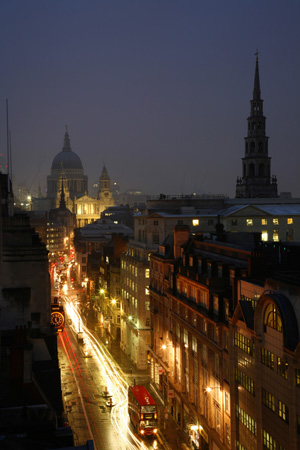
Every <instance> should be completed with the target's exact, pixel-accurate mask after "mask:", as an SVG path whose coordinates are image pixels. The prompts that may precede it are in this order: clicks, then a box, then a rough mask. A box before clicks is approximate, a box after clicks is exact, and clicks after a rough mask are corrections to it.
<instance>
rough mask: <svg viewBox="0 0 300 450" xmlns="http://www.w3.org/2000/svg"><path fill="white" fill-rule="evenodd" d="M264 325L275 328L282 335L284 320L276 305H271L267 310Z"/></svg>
mask: <svg viewBox="0 0 300 450" xmlns="http://www.w3.org/2000/svg"><path fill="white" fill-rule="evenodd" d="M264 325H266V326H268V327H271V328H273V329H274V330H277V331H280V332H281V333H282V320H281V316H280V313H279V311H278V309H277V306H276V305H275V304H274V303H269V305H268V306H267V307H266V309H265V314H264Z"/></svg>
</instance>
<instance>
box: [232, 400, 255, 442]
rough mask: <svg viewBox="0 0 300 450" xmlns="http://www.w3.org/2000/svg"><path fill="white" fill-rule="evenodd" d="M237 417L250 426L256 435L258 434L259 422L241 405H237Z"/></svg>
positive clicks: (249, 428) (250, 429)
mask: <svg viewBox="0 0 300 450" xmlns="http://www.w3.org/2000/svg"><path fill="white" fill-rule="evenodd" d="M235 412H236V417H237V419H239V421H240V422H241V423H242V424H243V425H245V427H246V428H248V430H249V431H251V433H253V434H254V436H256V435H257V423H256V421H255V420H254V419H253V418H252V417H251V416H250V415H249V414H248V413H246V411H244V410H243V409H242V408H241V407H240V406H239V405H235Z"/></svg>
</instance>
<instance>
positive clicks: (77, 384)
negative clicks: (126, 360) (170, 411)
mask: <svg viewBox="0 0 300 450" xmlns="http://www.w3.org/2000/svg"><path fill="white" fill-rule="evenodd" d="M65 311H66V315H67V317H68V314H69V320H67V322H68V321H69V323H70V324H71V326H68V325H67V326H66V327H65V328H64V330H63V332H61V333H60V334H59V339H58V343H59V345H58V347H59V361H60V368H61V379H62V390H63V398H64V402H65V407H66V412H67V416H68V422H69V424H70V426H71V427H72V429H73V431H74V438H75V444H76V445H82V444H85V443H86V441H87V440H88V439H93V441H94V446H95V449H97V450H102V449H103V450H115V449H117V450H118V449H122V450H125V449H126V450H127V449H128V450H136V449H140V450H146V449H150V450H161V449H163V448H165V447H164V446H163V441H162V440H161V439H160V437H159V436H157V438H149V439H144V440H142V439H141V438H140V437H139V436H137V434H136V432H135V429H134V428H133V427H132V425H131V424H130V422H129V416H128V413H127V390H128V385H127V382H126V379H125V377H124V374H123V373H122V370H121V369H120V367H119V366H118V364H117V363H116V362H115V361H114V360H113V359H112V358H111V355H110V353H109V352H108V350H107V348H106V346H105V345H103V343H101V342H98V340H97V338H96V337H95V336H94V334H93V333H92V332H91V331H90V330H89V329H87V328H86V327H85V326H84V325H83V323H82V322H80V317H78V312H77V311H76V308H75V307H74V305H73V304H72V301H69V300H68V299H67V298H66V301H65ZM75 322H76V326H77V327H78V326H80V333H81V335H80V336H81V337H82V338H83V343H81V344H80V345H79V344H78V342H77V336H78V330H76V329H75V328H74V326H73V325H74V323H75ZM85 354H87V355H88V357H85V356H84V355H85ZM106 390H107V391H108V392H109V394H111V395H112V403H113V405H114V406H112V407H111V406H110V405H109V399H107V398H105V397H104V396H103V393H104V392H105V391H106Z"/></svg>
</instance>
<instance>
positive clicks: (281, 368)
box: [261, 348, 289, 379]
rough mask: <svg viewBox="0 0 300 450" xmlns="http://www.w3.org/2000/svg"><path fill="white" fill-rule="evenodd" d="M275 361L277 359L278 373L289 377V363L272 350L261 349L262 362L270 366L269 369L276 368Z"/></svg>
mask: <svg viewBox="0 0 300 450" xmlns="http://www.w3.org/2000/svg"><path fill="white" fill-rule="evenodd" d="M275 361H276V363H277V364H276V367H277V373H278V374H279V375H281V376H282V377H283V378H285V379H287V378H288V367H289V365H288V363H287V362H286V361H284V360H283V359H282V358H280V357H279V356H278V357H277V359H276V356H275V355H274V353H272V352H270V351H269V350H267V349H265V348H262V349H261V362H262V364H264V365H265V366H267V367H269V369H271V370H274V369H275Z"/></svg>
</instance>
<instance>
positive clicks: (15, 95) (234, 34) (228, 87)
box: [0, 0, 300, 197]
mask: <svg viewBox="0 0 300 450" xmlns="http://www.w3.org/2000/svg"><path fill="white" fill-rule="evenodd" d="M299 17H300V3H299V2H289V3H288V6H286V3H285V2H283V1H274V0H272V1H271V0H266V1H263V2H262V1H261V0H255V1H252V2H250V1H242V2H241V1H240V0H236V1H229V2H224V1H220V0H216V1H210V2H204V1H200V0H191V1H186V0H185V1H171V0H169V1H162V0H152V1H141V0H135V1H134V0H114V1H100V2H99V1H91V0H87V1H82V0H81V1H78V0H64V1H58V0H51V1H43V2H41V1H39V0H27V1H26V2H24V1H23V0H14V1H2V2H1V5H0V39H1V43H2V45H1V47H2V51H1V68H0V80H1V88H0V149H1V154H3V156H1V161H0V162H1V165H2V167H5V164H6V161H5V160H6V106H5V104H6V99H8V103H9V126H10V130H11V147H12V159H13V164H12V172H13V181H14V185H15V186H16V185H17V184H19V183H22V184H25V185H26V186H27V187H28V188H29V189H30V190H32V191H37V188H38V186H39V184H40V186H41V189H42V192H43V194H44V195H45V194H46V177H47V175H49V174H50V170H51V164H52V161H53V158H54V157H55V155H56V154H57V153H58V152H60V151H61V150H62V146H63V138H64V133H65V127H66V125H67V126H68V131H69V135H70V139H71V147H72V150H73V151H74V152H75V153H77V155H78V156H79V157H80V158H81V161H82V164H83V167H84V173H85V174H86V175H87V176H88V177H89V185H90V186H91V185H92V183H93V182H95V181H97V180H98V178H99V176H100V175H101V170H102V167H103V163H105V164H106V167H107V169H108V172H109V175H110V178H111V180H112V181H117V182H118V183H119V185H120V191H121V192H125V191H128V190H130V189H140V190H142V192H143V193H146V194H159V193H165V194H181V193H183V194H190V193H192V192H196V193H198V194H221V193H222V194H225V195H229V196H230V197H233V196H234V195H235V183H236V178H237V176H241V175H242V163H241V158H242V157H243V156H244V137H245V136H246V135H247V117H248V115H249V113H250V103H249V101H250V99H251V98H252V91H253V82H254V70H255V53H256V50H257V49H258V52H259V55H258V58H259V70H260V84H261V96H262V98H263V99H264V114H265V116H266V118H267V122H266V131H267V135H268V136H269V137H270V139H269V156H271V157H272V166H271V175H273V174H274V175H276V176H277V180H278V192H279V193H280V192H286V191H291V192H292V195H293V197H300V185H299V174H298V172H299V166H300V151H299V146H300V135H299V120H300V112H299V97H300V96H299V80H300V62H299V55H300V52H299V50H300V48H299V47H300V27H299Z"/></svg>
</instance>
